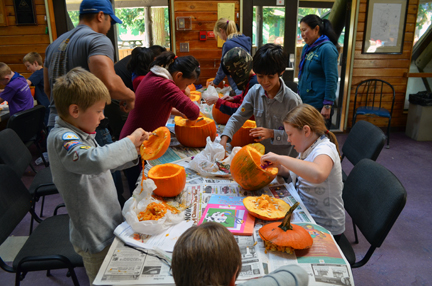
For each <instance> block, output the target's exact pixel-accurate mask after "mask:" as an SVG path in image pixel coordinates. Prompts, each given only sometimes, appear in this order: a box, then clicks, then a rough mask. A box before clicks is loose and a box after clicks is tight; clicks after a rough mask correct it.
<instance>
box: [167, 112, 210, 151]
mask: <svg viewBox="0 0 432 286" xmlns="http://www.w3.org/2000/svg"><path fill="white" fill-rule="evenodd" d="M174 123H175V134H176V137H177V140H178V141H179V142H180V143H181V144H182V145H183V146H186V147H205V146H206V144H207V141H206V139H207V137H208V136H210V138H211V140H212V141H214V139H215V138H216V124H215V123H214V121H213V120H212V119H210V118H207V117H199V118H198V120H188V119H185V118H182V117H180V116H176V117H175V118H174Z"/></svg>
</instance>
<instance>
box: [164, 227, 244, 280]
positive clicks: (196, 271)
mask: <svg viewBox="0 0 432 286" xmlns="http://www.w3.org/2000/svg"><path fill="white" fill-rule="evenodd" d="M241 266H242V261H241V253H240V249H239V247H238V244H237V242H236V240H235V238H234V236H233V235H232V233H231V232H230V231H229V230H228V229H227V228H226V227H224V226H223V225H221V224H218V223H215V222H207V223H204V224H201V225H199V226H193V227H191V228H189V229H188V230H187V231H185V232H184V233H183V234H182V235H181V236H180V238H179V239H178V240H177V242H176V244H175V246H174V251H173V256H172V264H171V267H172V272H173V276H174V281H175V285H176V286H199V285H212V286H217V285H229V284H230V281H231V279H232V278H233V277H234V275H236V271H237V270H238V271H237V276H236V278H237V277H238V274H239V273H240V271H241Z"/></svg>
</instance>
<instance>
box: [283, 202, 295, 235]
mask: <svg viewBox="0 0 432 286" xmlns="http://www.w3.org/2000/svg"><path fill="white" fill-rule="evenodd" d="M298 205H299V202H296V203H295V204H293V205H292V207H291V208H290V209H289V210H288V211H287V213H286V215H285V217H284V219H283V221H282V223H281V224H280V225H279V226H278V227H280V228H281V229H282V230H283V231H287V230H292V229H293V227H292V226H291V216H292V214H293V212H294V210H295V209H296V208H297V207H298Z"/></svg>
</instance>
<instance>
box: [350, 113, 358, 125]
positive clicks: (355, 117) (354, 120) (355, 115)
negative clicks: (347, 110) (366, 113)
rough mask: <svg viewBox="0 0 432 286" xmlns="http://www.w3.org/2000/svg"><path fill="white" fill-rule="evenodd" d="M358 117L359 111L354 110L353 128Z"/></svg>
mask: <svg viewBox="0 0 432 286" xmlns="http://www.w3.org/2000/svg"><path fill="white" fill-rule="evenodd" d="M356 119H357V113H355V112H354V116H353V119H352V124H351V128H353V127H354V124H355V122H356Z"/></svg>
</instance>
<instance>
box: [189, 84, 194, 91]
mask: <svg viewBox="0 0 432 286" xmlns="http://www.w3.org/2000/svg"><path fill="white" fill-rule="evenodd" d="M188 87H189V90H190V91H195V90H196V87H195V85H194V84H193V83H191V84H190V85H188Z"/></svg>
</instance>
